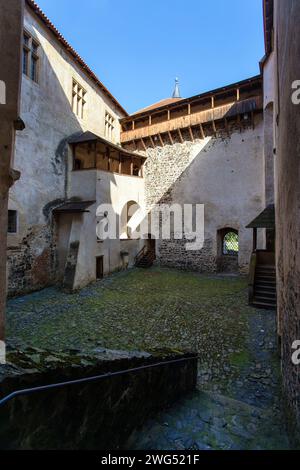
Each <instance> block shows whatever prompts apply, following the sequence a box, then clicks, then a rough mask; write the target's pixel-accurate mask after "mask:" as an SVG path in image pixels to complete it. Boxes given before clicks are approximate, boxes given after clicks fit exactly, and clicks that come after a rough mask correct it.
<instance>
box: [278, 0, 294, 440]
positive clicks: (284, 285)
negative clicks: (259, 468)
mask: <svg viewBox="0 0 300 470" xmlns="http://www.w3.org/2000/svg"><path fill="white" fill-rule="evenodd" d="M275 17H276V18H277V21H276V30H275V34H274V37H276V38H277V40H278V44H277V45H275V50H276V51H278V57H277V63H278V71H277V73H276V77H278V84H277V87H276V88H277V89H278V91H279V93H278V96H277V100H276V101H277V102H276V110H275V112H276V116H277V123H278V128H277V129H276V135H277V137H278V140H277V148H276V193H277V200H276V253H277V256H276V262H277V279H278V285H277V292H278V298H277V305H278V323H279V325H278V326H279V334H280V335H281V339H282V372H283V383H284V390H285V397H286V402H287V404H288V409H289V416H290V418H291V419H290V423H289V424H290V426H291V435H292V436H294V437H295V441H296V444H297V445H298V446H299V443H300V393H299V391H300V365H296V364H294V363H293V362H292V354H293V353H294V352H295V350H294V349H293V347H292V345H293V343H294V342H295V341H297V340H300V301H299V299H300V244H299V233H300V214H299V209H300V160H299V150H300V105H297V104H293V102H292V100H291V92H292V89H291V86H292V83H293V81H294V80H296V79H299V78H300V62H299V60H295V58H296V57H299V54H300V30H299V22H300V3H299V2H298V0H285V1H284V2H281V1H279V0H276V1H275Z"/></svg>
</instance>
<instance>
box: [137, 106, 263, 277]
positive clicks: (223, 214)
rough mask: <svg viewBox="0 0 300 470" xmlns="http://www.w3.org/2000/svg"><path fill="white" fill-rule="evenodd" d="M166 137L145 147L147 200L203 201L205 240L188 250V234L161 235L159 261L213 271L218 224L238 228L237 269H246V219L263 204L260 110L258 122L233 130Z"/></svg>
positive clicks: (248, 245) (248, 252)
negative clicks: (203, 135)
mask: <svg viewBox="0 0 300 470" xmlns="http://www.w3.org/2000/svg"><path fill="white" fill-rule="evenodd" d="M183 136H184V142H183V143H180V142H176V143H174V144H173V145H170V144H168V143H166V144H165V145H164V147H162V146H157V147H155V148H148V149H147V152H146V154H147V157H148V159H147V161H146V164H145V194H146V206H147V207H148V208H150V207H151V205H153V204H169V205H172V204H174V203H177V204H180V205H181V206H183V204H204V207H205V209H204V210H205V242H204V246H203V248H202V249H201V250H196V251H187V250H186V248H185V243H186V240H175V239H174V238H172V239H171V240H157V261H158V262H159V263H160V264H161V265H166V266H173V267H176V268H182V269H192V270H198V271H207V272H214V271H216V270H217V266H220V265H222V263H218V258H219V256H220V247H219V241H218V236H217V233H218V230H220V229H222V228H228V227H229V228H233V229H235V230H238V232H239V259H238V265H239V270H240V271H242V272H247V270H248V263H249V260H250V255H251V251H252V233H251V230H249V229H246V225H247V224H248V223H249V222H250V221H251V220H252V219H253V218H254V217H256V216H257V215H258V214H259V213H260V212H261V210H262V209H263V208H264V204H265V196H264V190H265V187H264V185H265V182H264V171H263V170H264V161H263V122H262V115H261V114H260V115H257V116H256V118H255V126H254V128H253V127H252V126H251V127H250V126H245V127H244V128H242V129H233V130H232V131H231V133H230V134H229V135H227V134H225V133H219V134H218V135H217V136H216V137H215V136H209V137H206V138H205V139H196V140H195V141H194V142H192V141H191V138H190V136H189V135H188V133H184V134H183Z"/></svg>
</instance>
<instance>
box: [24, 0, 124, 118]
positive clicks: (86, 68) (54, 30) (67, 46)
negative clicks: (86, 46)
mask: <svg viewBox="0 0 300 470" xmlns="http://www.w3.org/2000/svg"><path fill="white" fill-rule="evenodd" d="M26 3H27V5H28V6H29V7H30V8H31V9H32V10H33V11H34V13H35V14H36V15H37V16H38V18H39V19H40V20H41V21H42V22H43V23H44V24H45V25H46V27H47V28H48V29H49V30H50V31H51V32H52V33H53V34H54V36H55V37H56V39H57V40H58V41H59V42H60V43H61V44H62V45H63V46H64V47H65V49H66V50H67V51H68V52H69V54H71V56H72V57H73V59H74V60H75V61H76V62H77V63H78V65H79V66H80V67H81V68H82V70H83V71H84V72H85V73H86V74H87V75H88V76H89V77H90V78H91V79H92V80H93V81H94V83H95V84H96V85H97V86H98V87H99V88H100V89H101V90H102V91H103V92H104V93H105V94H106V95H107V96H108V97H109V98H110V99H111V101H112V102H113V103H114V104H115V105H116V106H117V107H118V108H119V110H120V111H122V113H124V114H125V116H128V113H127V111H125V109H124V108H123V107H122V106H121V105H120V103H119V102H118V101H117V99H116V98H115V97H114V96H113V95H112V94H111V93H110V91H109V90H108V89H107V88H106V87H105V86H104V85H103V83H102V82H101V81H100V80H99V78H98V77H97V76H96V75H95V74H94V72H93V71H92V70H91V69H90V68H89V66H88V65H87V64H86V63H85V62H84V60H83V59H82V58H81V57H80V55H79V54H78V53H77V52H76V51H75V49H73V47H72V46H70V44H69V43H68V42H67V41H66V39H65V38H64V37H63V36H62V34H60V32H59V31H58V29H57V28H56V27H55V26H54V24H53V23H51V21H50V20H49V18H48V17H47V16H46V15H45V13H44V12H43V11H42V10H41V9H40V7H39V6H38V5H37V4H36V2H35V1H34V0H26Z"/></svg>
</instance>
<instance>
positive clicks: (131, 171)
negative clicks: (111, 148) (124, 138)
mask: <svg viewBox="0 0 300 470" xmlns="http://www.w3.org/2000/svg"><path fill="white" fill-rule="evenodd" d="M130 175H131V176H133V158H132V157H131V162H130Z"/></svg>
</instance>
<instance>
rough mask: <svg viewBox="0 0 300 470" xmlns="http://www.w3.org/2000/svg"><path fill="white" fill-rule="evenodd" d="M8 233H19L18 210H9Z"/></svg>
mask: <svg viewBox="0 0 300 470" xmlns="http://www.w3.org/2000/svg"><path fill="white" fill-rule="evenodd" d="M7 232H8V233H17V211H11V210H9V211H8V225H7Z"/></svg>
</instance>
